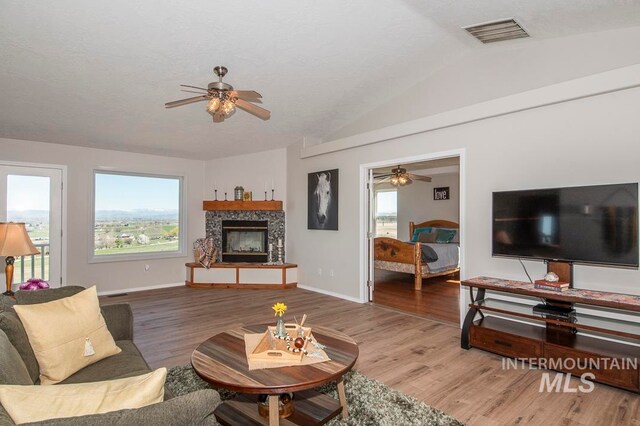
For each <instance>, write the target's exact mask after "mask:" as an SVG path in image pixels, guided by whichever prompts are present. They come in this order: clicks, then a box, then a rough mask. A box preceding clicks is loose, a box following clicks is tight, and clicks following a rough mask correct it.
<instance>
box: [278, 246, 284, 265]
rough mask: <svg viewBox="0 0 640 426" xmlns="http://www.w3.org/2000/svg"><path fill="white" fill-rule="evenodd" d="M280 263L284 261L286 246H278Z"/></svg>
mask: <svg viewBox="0 0 640 426" xmlns="http://www.w3.org/2000/svg"><path fill="white" fill-rule="evenodd" d="M277 249H278V265H282V264H283V263H284V247H282V246H278V247H277Z"/></svg>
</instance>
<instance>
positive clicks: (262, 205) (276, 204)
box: [202, 200, 282, 211]
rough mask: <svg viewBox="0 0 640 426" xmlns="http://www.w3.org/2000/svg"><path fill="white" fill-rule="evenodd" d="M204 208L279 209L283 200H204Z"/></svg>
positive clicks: (208, 209)
mask: <svg viewBox="0 0 640 426" xmlns="http://www.w3.org/2000/svg"><path fill="white" fill-rule="evenodd" d="M202 210H206V211H237V210H247V211H279V210H282V201H278V200H272V201H203V202H202Z"/></svg>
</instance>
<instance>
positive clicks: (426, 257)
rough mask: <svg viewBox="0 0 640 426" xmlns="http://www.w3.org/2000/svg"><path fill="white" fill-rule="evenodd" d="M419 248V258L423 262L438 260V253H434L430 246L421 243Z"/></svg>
mask: <svg viewBox="0 0 640 426" xmlns="http://www.w3.org/2000/svg"><path fill="white" fill-rule="evenodd" d="M420 248H421V249H422V253H421V255H422V256H421V258H422V261H423V262H424V263H431V262H435V261H436V260H438V253H436V251H435V250H434V249H433V248H432V247H430V246H428V245H426V244H424V245H421V246H420Z"/></svg>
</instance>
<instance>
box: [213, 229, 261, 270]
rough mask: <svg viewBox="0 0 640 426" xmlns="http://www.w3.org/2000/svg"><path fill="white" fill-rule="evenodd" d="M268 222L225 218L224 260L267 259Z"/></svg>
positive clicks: (258, 260) (253, 260) (223, 236)
mask: <svg viewBox="0 0 640 426" xmlns="http://www.w3.org/2000/svg"><path fill="white" fill-rule="evenodd" d="M267 241H268V222H267V221H266V220H223V221H222V261H223V262H256V263H265V262H266V261H267V247H268V246H267Z"/></svg>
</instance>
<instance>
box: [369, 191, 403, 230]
mask: <svg viewBox="0 0 640 426" xmlns="http://www.w3.org/2000/svg"><path fill="white" fill-rule="evenodd" d="M375 201H376V237H389V238H398V191H396V190H390V191H376V200H375Z"/></svg>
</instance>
